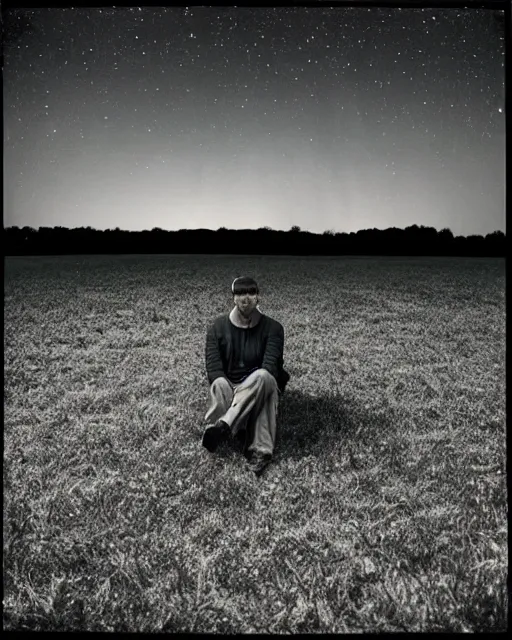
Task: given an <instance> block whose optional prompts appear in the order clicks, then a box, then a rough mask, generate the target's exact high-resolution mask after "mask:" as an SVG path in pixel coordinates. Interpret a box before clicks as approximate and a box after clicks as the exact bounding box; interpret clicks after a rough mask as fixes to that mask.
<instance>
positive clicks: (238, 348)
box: [206, 315, 290, 393]
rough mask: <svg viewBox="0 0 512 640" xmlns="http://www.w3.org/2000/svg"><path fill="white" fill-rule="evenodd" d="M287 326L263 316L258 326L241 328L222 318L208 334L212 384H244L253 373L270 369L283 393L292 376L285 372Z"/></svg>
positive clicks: (208, 370)
mask: <svg viewBox="0 0 512 640" xmlns="http://www.w3.org/2000/svg"><path fill="white" fill-rule="evenodd" d="M283 349H284V329H283V326H282V325H281V324H280V323H279V322H277V321H276V320H273V319H272V318H269V317H268V316H266V315H262V316H261V319H260V321H259V322H258V324H257V325H256V326H255V327H250V328H248V329H241V328H239V327H236V326H235V325H234V324H233V323H232V322H231V321H230V320H229V315H224V316H220V317H219V318H217V319H216V320H215V321H214V323H213V324H212V325H211V326H210V328H209V329H208V332H207V334H206V372H207V374H208V382H209V383H210V384H212V382H213V381H214V380H215V379H216V378H220V377H225V378H228V380H230V381H231V382H232V383H233V384H240V383H241V382H242V381H243V380H244V379H245V378H246V377H247V376H248V375H249V374H250V373H251V372H252V371H255V370H256V369H266V370H267V371H268V372H269V373H271V374H272V375H273V376H274V378H275V379H276V381H277V386H278V389H279V391H280V392H281V393H282V392H283V391H284V389H285V387H286V384H287V382H288V380H289V379H290V376H289V374H288V373H287V372H286V371H285V370H284V369H283Z"/></svg>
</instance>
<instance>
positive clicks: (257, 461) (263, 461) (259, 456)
mask: <svg viewBox="0 0 512 640" xmlns="http://www.w3.org/2000/svg"><path fill="white" fill-rule="evenodd" d="M271 460H272V456H271V455H270V453H259V452H257V451H256V452H255V453H253V454H252V456H251V459H250V460H249V462H248V463H247V466H248V467H249V469H250V470H251V471H253V472H254V473H255V474H256V475H257V476H261V474H262V473H263V472H264V471H265V469H266V467H267V466H268V464H269V462H270V461H271Z"/></svg>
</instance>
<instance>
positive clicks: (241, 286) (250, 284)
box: [231, 276, 259, 296]
mask: <svg viewBox="0 0 512 640" xmlns="http://www.w3.org/2000/svg"><path fill="white" fill-rule="evenodd" d="M231 292H232V293H233V295H234V296H240V295H243V294H244V293H248V294H250V295H255V294H256V293H259V288H258V283H257V282H256V280H254V278H249V277H248V276H240V277H239V278H235V279H234V280H233V284H232V285H231Z"/></svg>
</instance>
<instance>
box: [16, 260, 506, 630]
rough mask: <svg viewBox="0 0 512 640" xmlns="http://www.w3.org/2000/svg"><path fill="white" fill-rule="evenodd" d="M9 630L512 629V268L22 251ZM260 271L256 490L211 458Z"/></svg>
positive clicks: (231, 461)
mask: <svg viewBox="0 0 512 640" xmlns="http://www.w3.org/2000/svg"><path fill="white" fill-rule="evenodd" d="M4 274H5V275H4V325H5V331H4V370H5V378H4V407H5V412H4V413H5V418H4V475H3V479H4V547H3V549H4V630H44V631H57V630H68V631H77V630H86V631H132V632H135V631H137V632H158V631H171V632H180V631H181V632H201V633H208V632H217V633H255V632H257V633H301V632H305V633H321V632H324V633H325V632H328V633H352V632H395V631H410V632H426V631H433V632H436V631H455V632H483V631H490V632H493V631H494V632H496V631H505V630H506V629H507V627H508V594H507V571H508V547H507V536H508V527H507V508H508V506H507V490H506V473H507V471H506V429H505V259H503V258H469V257H447V256H446V257H426V256H414V257H406V256H389V257H387V256H386V257H382V256H366V257H364V256H343V257H339V256H321V257H320V256H304V257H303V256H300V257H299V256H241V255H240V256H235V255H225V256H220V255H202V256H201V255H198V254H188V255H185V254H183V255H179V254H178V255H176V254H175V255H165V254H164V255H162V254H155V255H153V254H141V255H127V254H124V255H118V256H117V255H116V256H112V255H102V256H100V255H91V256H87V255H86V256H84V255H82V256H75V255H68V256H62V257H56V256H40V257H34V256H13V257H7V258H6V260H5V271H4ZM242 274H244V275H251V276H253V277H255V278H256V280H257V281H258V283H259V284H260V287H261V289H262V301H261V309H262V312H263V313H267V314H268V315H270V316H271V317H273V318H275V319H276V320H278V321H279V322H281V323H282V324H283V326H284V329H285V353H284V359H285V368H286V370H287V371H289V372H290V374H291V379H290V382H289V384H288V386H287V389H286V392H285V393H284V395H283V396H282V398H281V400H280V405H279V415H278V445H277V448H276V454H275V457H274V460H273V463H272V464H271V465H270V466H269V468H268V469H267V471H266V472H265V474H264V475H263V476H262V477H261V478H259V479H258V478H256V477H254V476H253V475H251V473H250V472H249V471H248V470H246V469H245V465H244V461H243V458H242V456H241V455H240V453H239V452H238V451H236V450H231V449H230V448H228V447H223V448H221V450H220V451H219V452H216V453H215V454H210V453H208V452H207V451H206V450H205V449H204V448H203V447H201V434H202V425H203V416H204V412H205V410H206V403H207V398H208V384H207V381H206V372H205V366H204V343H205V337H206V329H207V327H208V325H209V324H210V323H211V322H212V321H213V319H214V318H215V317H216V316H217V315H219V314H221V313H228V312H229V311H230V309H231V306H232V299H231V296H230V286H231V282H232V281H233V279H234V278H235V277H236V276H239V275H242Z"/></svg>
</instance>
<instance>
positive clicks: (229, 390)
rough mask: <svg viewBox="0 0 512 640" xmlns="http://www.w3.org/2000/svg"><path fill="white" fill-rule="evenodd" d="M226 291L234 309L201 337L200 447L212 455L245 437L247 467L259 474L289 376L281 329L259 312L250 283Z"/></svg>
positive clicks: (245, 280)
mask: <svg viewBox="0 0 512 640" xmlns="http://www.w3.org/2000/svg"><path fill="white" fill-rule="evenodd" d="M231 291H232V293H233V300H234V303H235V306H234V308H233V310H232V311H231V313H229V314H227V315H223V316H220V317H219V318H217V319H216V320H215V322H214V323H213V324H212V325H211V327H210V328H209V329H208V333H207V336H206V371H207V374H208V381H209V383H210V385H211V386H210V398H211V402H210V406H209V408H208V411H207V413H206V416H205V422H206V423H207V426H206V428H205V431H204V434H203V446H205V447H206V448H207V449H208V451H212V452H213V451H215V449H216V448H217V446H218V445H219V443H220V442H222V441H224V440H229V439H231V438H235V437H237V438H240V436H241V435H242V436H243V434H244V433H245V447H244V453H245V454H246V456H247V457H248V459H249V462H248V466H249V468H250V469H251V470H252V471H254V473H255V474H256V475H258V476H259V475H260V474H261V473H262V472H263V470H264V469H265V467H266V466H267V465H268V463H269V462H270V460H271V458H272V454H273V452H274V445H275V439H276V418H277V405H278V398H279V393H282V392H283V391H284V389H285V386H286V383H287V382H288V380H289V378H290V376H289V375H288V373H287V372H286V371H285V370H284V369H283V348H284V329H283V327H282V325H281V324H280V323H279V322H277V321H276V320H273V319H272V318H270V317H269V316H266V315H264V314H263V313H261V311H260V310H259V307H258V303H259V289H258V285H257V284H256V281H255V280H253V279H252V278H247V277H241V278H236V279H235V280H234V281H233V284H232V286H231Z"/></svg>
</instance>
